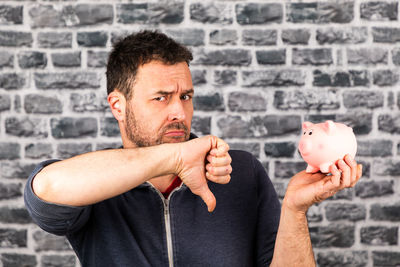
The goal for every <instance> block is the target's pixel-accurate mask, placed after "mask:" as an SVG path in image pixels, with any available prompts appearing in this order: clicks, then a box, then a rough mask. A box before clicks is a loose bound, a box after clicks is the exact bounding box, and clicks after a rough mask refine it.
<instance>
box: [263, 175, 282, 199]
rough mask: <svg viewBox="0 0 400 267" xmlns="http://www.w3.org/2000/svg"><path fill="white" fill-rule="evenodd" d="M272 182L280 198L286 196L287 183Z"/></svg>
mask: <svg viewBox="0 0 400 267" xmlns="http://www.w3.org/2000/svg"><path fill="white" fill-rule="evenodd" d="M267 173H268V172H267ZM272 183H273V185H274V188H275V191H276V194H277V195H278V198H280V199H283V198H284V197H285V193H286V187H285V183H278V182H272Z"/></svg>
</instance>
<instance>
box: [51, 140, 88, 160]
mask: <svg viewBox="0 0 400 267" xmlns="http://www.w3.org/2000/svg"><path fill="white" fill-rule="evenodd" d="M91 151H92V145H91V144H88V143H79V144H74V143H66V144H59V145H58V146H57V157H58V158H60V159H67V158H71V157H74V156H77V155H80V154H84V153H88V152H91Z"/></svg>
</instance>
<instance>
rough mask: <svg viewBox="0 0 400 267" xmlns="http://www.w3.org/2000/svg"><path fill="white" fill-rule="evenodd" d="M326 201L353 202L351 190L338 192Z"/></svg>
mask: <svg viewBox="0 0 400 267" xmlns="http://www.w3.org/2000/svg"><path fill="white" fill-rule="evenodd" d="M327 200H329V201H330V200H333V201H336V200H349V201H351V200H353V189H352V188H345V189H343V190H341V191H339V192H337V193H336V194H335V195H333V196H332V197H330V198H328V199H327Z"/></svg>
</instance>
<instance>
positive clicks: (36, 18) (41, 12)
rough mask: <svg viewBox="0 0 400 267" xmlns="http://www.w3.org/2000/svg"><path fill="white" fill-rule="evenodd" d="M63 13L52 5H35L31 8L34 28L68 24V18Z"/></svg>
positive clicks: (30, 14)
mask: <svg viewBox="0 0 400 267" xmlns="http://www.w3.org/2000/svg"><path fill="white" fill-rule="evenodd" d="M69 9H70V8H69ZM63 15H64V14H63V12H62V11H60V10H56V9H55V8H54V6H52V5H35V6H34V7H32V8H31V9H29V16H30V18H31V26H32V27H33V28H36V27H62V26H66V21H65V20H66V18H65V17H64V16H63ZM70 15H71V14H70ZM71 22H72V21H71Z"/></svg>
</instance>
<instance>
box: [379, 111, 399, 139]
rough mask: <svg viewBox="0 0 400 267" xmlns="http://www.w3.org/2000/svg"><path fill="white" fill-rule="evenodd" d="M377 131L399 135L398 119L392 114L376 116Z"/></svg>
mask: <svg viewBox="0 0 400 267" xmlns="http://www.w3.org/2000/svg"><path fill="white" fill-rule="evenodd" d="M378 129H379V130H380V131H383V132H388V133H391V134H400V118H399V116H397V115H395V114H393V115H391V114H382V115H379V116H378Z"/></svg>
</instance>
